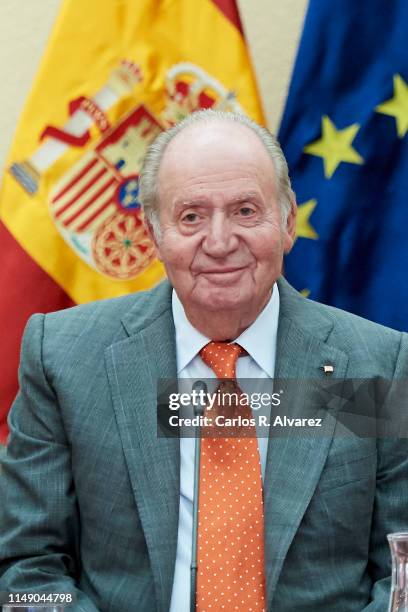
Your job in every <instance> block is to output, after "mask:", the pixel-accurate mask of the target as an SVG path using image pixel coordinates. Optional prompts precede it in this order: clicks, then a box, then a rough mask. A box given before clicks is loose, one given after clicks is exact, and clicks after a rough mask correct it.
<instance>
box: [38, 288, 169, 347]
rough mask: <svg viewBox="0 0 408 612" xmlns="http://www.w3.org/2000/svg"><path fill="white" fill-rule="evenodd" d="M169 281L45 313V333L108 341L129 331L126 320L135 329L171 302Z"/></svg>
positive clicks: (101, 341)
mask: <svg viewBox="0 0 408 612" xmlns="http://www.w3.org/2000/svg"><path fill="white" fill-rule="evenodd" d="M168 294H169V286H168V283H160V285H158V286H156V287H154V288H153V289H150V290H149V291H139V292H136V293H131V294H129V295H125V296H121V297H117V298H111V299H105V300H97V301H94V302H89V303H87V304H80V305H78V306H73V307H72V308H67V309H65V310H59V311H57V312H52V313H48V314H46V315H44V336H46V337H47V338H48V339H49V338H50V337H55V338H57V339H58V341H61V340H62V339H65V340H68V339H69V338H79V337H80V338H81V340H84V341H85V340H86V339H87V338H92V339H93V342H97V343H99V344H105V345H107V344H109V343H110V341H111V340H113V339H114V338H116V337H117V336H118V335H119V336H120V335H122V334H123V335H126V334H125V331H124V327H123V322H124V321H126V319H129V320H131V321H132V325H133V327H134V329H135V330H137V328H138V327H143V325H145V324H147V321H148V320H149V318H151V317H154V314H155V312H156V311H159V312H160V309H161V308H164V307H165V306H167V305H168V299H166V298H167V296H168Z"/></svg>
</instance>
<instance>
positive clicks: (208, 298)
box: [195, 287, 253, 312]
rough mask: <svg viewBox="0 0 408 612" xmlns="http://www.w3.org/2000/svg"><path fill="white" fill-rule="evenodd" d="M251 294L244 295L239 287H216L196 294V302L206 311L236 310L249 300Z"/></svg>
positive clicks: (251, 296)
mask: <svg viewBox="0 0 408 612" xmlns="http://www.w3.org/2000/svg"><path fill="white" fill-rule="evenodd" d="M252 298H253V295H252V294H249V295H244V294H243V292H242V290H240V289H239V288H237V289H233V288H231V287H229V288H222V289H221V288H220V287H216V288H213V289H207V290H206V292H205V293H204V294H203V295H197V296H196V300H195V301H196V303H197V304H199V305H200V306H201V307H202V308H205V309H206V310H208V311H213V312H219V311H222V310H237V309H240V308H244V307H245V306H246V305H247V304H249V303H250V302H251V300H252Z"/></svg>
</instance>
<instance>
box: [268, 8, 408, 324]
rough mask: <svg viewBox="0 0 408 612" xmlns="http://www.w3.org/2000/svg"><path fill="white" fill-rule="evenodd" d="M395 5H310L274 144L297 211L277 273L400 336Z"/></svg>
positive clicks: (406, 271) (404, 317)
mask: <svg viewBox="0 0 408 612" xmlns="http://www.w3.org/2000/svg"><path fill="white" fill-rule="evenodd" d="M407 24H408V2H407V1H406V0H390V1H387V0H370V1H369V2H368V1H367V0H365V1H363V2H359V1H357V2H356V0H310V3H309V8H308V12H307V15H306V20H305V25H304V31H303V34H302V38H301V41H300V46H299V50H298V56H297V60H296V64H295V69H294V73H293V77H292V82H291V85H290V89H289V95H288V100H287V104H286V108H285V112H284V115H283V119H282V124H281V129H280V133H279V139H280V141H281V143H282V147H283V149H284V152H285V155H286V157H287V159H288V163H289V167H290V172H291V177H292V181H293V187H294V190H295V192H296V194H297V201H298V204H299V205H300V206H299V227H298V237H297V240H296V243H295V246H294V248H293V250H292V252H291V253H290V255H289V256H288V257H287V258H286V262H285V274H286V276H287V278H288V280H289V281H290V282H291V283H292V284H293V285H294V286H295V287H296V288H297V289H300V290H305V292H307V293H309V292H310V297H311V298H312V299H316V300H318V301H320V302H324V303H327V304H332V305H334V306H338V307H339V308H343V309H345V310H348V311H351V312H354V313H356V314H359V315H361V316H363V317H366V318H368V319H372V320H374V321H377V322H379V323H383V324H385V325H389V326H391V327H394V328H397V329H400V330H408V141H407V131H408V48H407V42H406V32H407Z"/></svg>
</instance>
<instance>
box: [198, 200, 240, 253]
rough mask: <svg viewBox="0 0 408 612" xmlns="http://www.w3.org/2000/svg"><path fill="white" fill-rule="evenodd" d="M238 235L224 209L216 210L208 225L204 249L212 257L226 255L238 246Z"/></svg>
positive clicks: (203, 244)
mask: <svg viewBox="0 0 408 612" xmlns="http://www.w3.org/2000/svg"><path fill="white" fill-rule="evenodd" d="M238 244H239V240H238V236H237V235H236V234H235V232H234V228H233V227H232V225H231V223H230V221H229V219H228V218H227V216H226V215H225V213H224V212H223V211H216V212H215V213H214V214H213V215H212V217H211V219H210V220H209V223H208V225H207V227H206V234H205V237H204V240H203V242H202V248H203V251H204V252H205V253H206V255H209V256H211V257H217V258H222V257H226V256H227V255H229V254H230V253H232V252H233V251H235V249H236V248H237V247H238Z"/></svg>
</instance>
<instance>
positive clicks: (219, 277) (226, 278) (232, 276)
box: [200, 267, 246, 283]
mask: <svg viewBox="0 0 408 612" xmlns="http://www.w3.org/2000/svg"><path fill="white" fill-rule="evenodd" d="M245 270H246V267H240V268H233V267H228V268H209V269H206V270H202V271H201V272H200V276H204V278H206V279H207V280H209V281H210V282H214V283H231V282H234V281H236V280H238V279H239V278H240V276H241V274H242V273H243V272H244V271H245Z"/></svg>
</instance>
